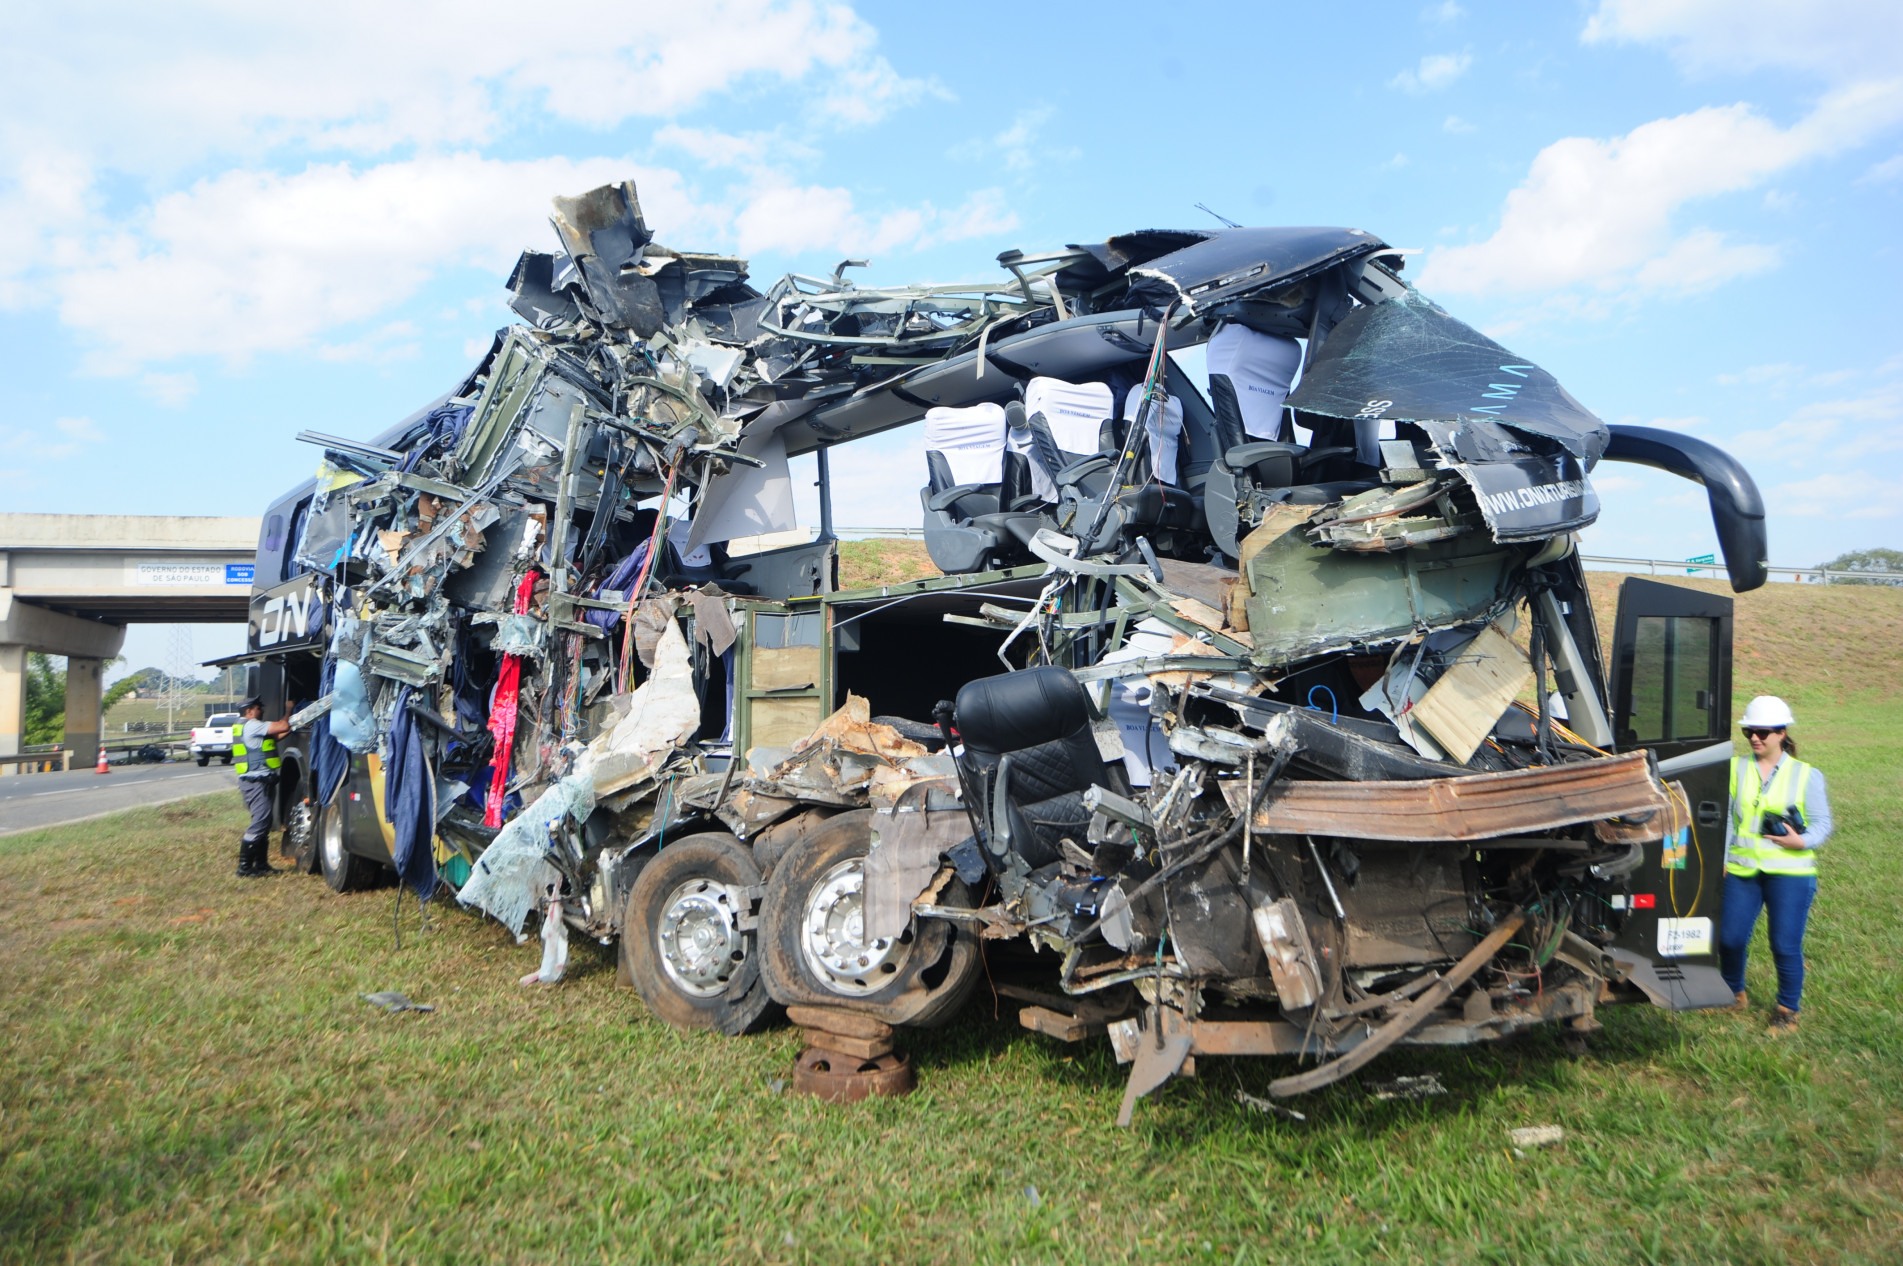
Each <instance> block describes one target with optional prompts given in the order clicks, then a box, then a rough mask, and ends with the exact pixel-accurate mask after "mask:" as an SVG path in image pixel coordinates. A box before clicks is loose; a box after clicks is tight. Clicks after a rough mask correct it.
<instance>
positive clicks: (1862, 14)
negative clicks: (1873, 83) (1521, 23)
mask: <svg viewBox="0 0 1903 1266" xmlns="http://www.w3.org/2000/svg"><path fill="white" fill-rule="evenodd" d="M1580 39H1581V40H1583V41H1584V42H1585V43H1587V44H1614V43H1634V44H1663V45H1665V46H1666V48H1667V49H1668V50H1669V52H1670V53H1671V56H1672V58H1673V60H1674V61H1676V62H1677V63H1678V64H1679V66H1680V67H1681V68H1683V69H1684V70H1686V71H1689V72H1692V73H1694V74H1716V73H1736V72H1738V71H1747V70H1757V69H1760V68H1764V67H1777V68H1784V69H1793V70H1805V71H1811V72H1813V73H1815V74H1817V75H1820V76H1821V77H1823V78H1824V79H1826V80H1828V81H1830V82H1844V81H1846V80H1849V79H1854V78H1861V77H1864V76H1869V75H1894V74H1897V73H1899V72H1903V6H1900V5H1898V4H1897V3H1896V2H1895V0H1601V3H1600V5H1599V7H1598V8H1597V9H1596V10H1594V12H1593V13H1592V15H1591V16H1590V17H1589V18H1587V20H1586V26H1585V29H1584V30H1582V31H1581V32H1580Z"/></svg>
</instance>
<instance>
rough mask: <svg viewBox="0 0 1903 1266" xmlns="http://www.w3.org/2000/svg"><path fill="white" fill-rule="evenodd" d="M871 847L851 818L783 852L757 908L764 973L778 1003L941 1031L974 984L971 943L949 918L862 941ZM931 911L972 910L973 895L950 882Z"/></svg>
mask: <svg viewBox="0 0 1903 1266" xmlns="http://www.w3.org/2000/svg"><path fill="white" fill-rule="evenodd" d="M871 847H872V814H871V812H870V811H869V810H857V811H854V812H851V813H842V814H840V815H839V816H837V817H835V818H832V819H830V820H829V821H827V822H826V823H825V824H824V825H823V826H821V827H820V828H819V829H818V830H816V831H814V832H812V833H811V834H810V835H807V836H805V837H803V838H802V839H801V840H800V841H799V842H798V843H797V844H795V845H793V847H792V848H790V849H788V850H787V853H786V856H785V857H782V858H781V859H780V861H779V864H778V865H777V866H775V867H774V869H773V879H772V881H771V882H770V883H769V884H768V885H767V894H766V900H765V902H764V903H763V904H762V905H761V908H760V946H761V953H760V970H761V972H762V973H763V974H764V975H765V976H766V980H767V987H768V988H769V989H770V990H772V992H773V996H774V998H775V999H777V1000H778V1001H780V1002H782V1003H788V1004H793V1003H798V1004H802V1005H806V1006H820V1007H840V1008H843V1009H846V1010H851V1011H858V1012H861V1013H863V1014H866V1015H871V1016H874V1017H876V1018H878V1019H881V1020H884V1021H885V1022H886V1023H887V1024H910V1025H914V1026H921V1027H929V1026H932V1025H938V1024H943V1023H945V1022H947V1021H948V1020H950V1019H951V1018H952V1017H953V1016H954V1015H956V1014H957V1013H958V1011H959V1009H960V1008H961V1007H963V1006H964V1004H965V1001H966V1000H967V999H968V998H969V997H970V996H971V992H972V990H973V989H974V988H976V986H977V983H978V976H979V974H980V972H981V970H982V964H981V963H980V962H979V959H978V942H977V937H976V935H975V934H974V933H973V932H972V931H971V929H969V928H967V927H965V926H964V925H962V924H959V923H954V922H952V921H950V920H947V919H918V918H913V919H912V920H910V921H909V922H908V923H907V924H906V926H905V929H904V930H903V931H902V932H900V933H899V934H898V935H896V936H892V937H870V936H868V935H867V934H866V927H865V866H866V854H867V853H868V852H869V851H870V850H871ZM935 904H937V905H942V906H963V907H967V908H969V907H970V906H971V905H972V899H971V892H970V890H969V889H968V888H966V887H965V885H964V884H963V883H962V882H960V881H959V880H958V879H957V878H956V877H955V876H951V877H948V878H947V880H946V882H945V884H944V887H943V889H942V891H941V892H940V893H939V895H938V897H937V899H936V901H935Z"/></svg>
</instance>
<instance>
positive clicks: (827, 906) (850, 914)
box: [800, 857, 912, 997]
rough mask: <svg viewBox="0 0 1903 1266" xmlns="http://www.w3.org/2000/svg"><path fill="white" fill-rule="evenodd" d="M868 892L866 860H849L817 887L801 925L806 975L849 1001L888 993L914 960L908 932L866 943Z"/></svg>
mask: <svg viewBox="0 0 1903 1266" xmlns="http://www.w3.org/2000/svg"><path fill="white" fill-rule="evenodd" d="M865 890H866V864H865V859H864V858H860V857H853V858H848V859H847V860H845V861H843V862H840V863H839V864H838V865H837V866H834V867H833V868H832V869H831V870H829V871H827V872H826V873H825V875H824V876H822V877H821V878H820V881H819V882H818V883H817V884H815V885H813V889H812V892H811V894H810V895H809V896H808V897H807V899H806V909H805V912H804V917H803V918H802V919H801V921H800V955H801V957H802V958H803V959H805V962H806V968H807V970H808V971H810V972H811V973H812V974H813V975H814V977H815V978H817V979H818V980H819V982H820V983H821V984H823V985H825V986H826V987H827V988H828V989H830V990H831V991H832V992H834V993H836V994H841V995H843V996H846V997H862V996H864V995H866V994H869V993H874V992H876V991H878V990H880V989H883V988H885V987H886V986H887V985H888V984H890V983H891V982H892V980H893V978H894V977H896V976H897V975H898V973H899V971H900V970H901V969H902V968H903V967H904V966H905V964H906V962H907V961H908V960H910V958H911V957H912V932H911V929H910V927H908V928H907V929H906V931H905V932H904V933H903V934H902V935H900V936H898V937H895V938H886V937H877V938H872V939H868V938H867V936H866V916H865Z"/></svg>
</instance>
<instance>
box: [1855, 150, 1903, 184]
mask: <svg viewBox="0 0 1903 1266" xmlns="http://www.w3.org/2000/svg"><path fill="white" fill-rule="evenodd" d="M1898 179H1903V154H1892V155H1891V156H1890V157H1888V158H1886V159H1884V160H1883V161H1882V162H1880V163H1873V164H1871V167H1870V170H1869V171H1866V172H1864V173H1863V175H1861V176H1859V177H1858V178H1857V183H1858V184H1860V185H1866V184H1867V185H1883V184H1888V183H1890V182H1891V181H1893V180H1898Z"/></svg>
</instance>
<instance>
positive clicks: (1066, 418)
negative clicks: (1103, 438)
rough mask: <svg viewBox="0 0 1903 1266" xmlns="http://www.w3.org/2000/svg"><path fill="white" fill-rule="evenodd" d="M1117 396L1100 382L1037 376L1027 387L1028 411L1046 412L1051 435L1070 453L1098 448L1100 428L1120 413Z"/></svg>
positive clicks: (1089, 451)
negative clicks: (1117, 411)
mask: <svg viewBox="0 0 1903 1266" xmlns="http://www.w3.org/2000/svg"><path fill="white" fill-rule="evenodd" d="M1116 407H1117V406H1116V398H1115V397H1114V396H1113V395H1112V394H1111V391H1110V388H1109V387H1108V386H1107V385H1106V384H1104V383H1100V382H1084V383H1077V382H1065V381H1064V380H1063V379H1061V378H1033V379H1031V381H1030V383H1029V385H1027V386H1026V387H1025V388H1024V411H1025V413H1027V414H1038V413H1041V414H1043V415H1044V421H1045V423H1046V425H1048V426H1049V427H1050V428H1051V438H1052V439H1054V440H1056V441H1057V447H1059V448H1061V449H1063V450H1064V451H1065V452H1066V453H1081V454H1089V453H1095V452H1096V451H1097V447H1098V446H1097V428H1098V427H1100V426H1102V425H1103V421H1104V419H1105V418H1109V417H1114V416H1116Z"/></svg>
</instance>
